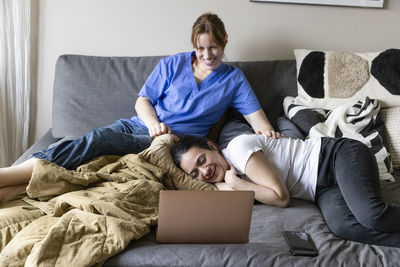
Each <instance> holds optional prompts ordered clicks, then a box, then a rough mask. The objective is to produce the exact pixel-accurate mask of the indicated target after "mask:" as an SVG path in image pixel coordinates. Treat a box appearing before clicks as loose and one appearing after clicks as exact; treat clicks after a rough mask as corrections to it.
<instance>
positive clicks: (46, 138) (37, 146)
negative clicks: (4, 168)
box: [12, 128, 60, 166]
mask: <svg viewBox="0 0 400 267" xmlns="http://www.w3.org/2000/svg"><path fill="white" fill-rule="evenodd" d="M58 140H60V139H59V138H54V137H53V134H52V130H51V128H50V129H49V130H48V131H47V132H46V133H45V134H44V135H43V136H42V138H40V139H39V141H37V142H36V143H34V144H33V145H32V146H31V147H30V148H28V150H26V151H25V152H24V153H23V154H22V155H21V156H20V157H19V158H18V159H17V160H16V161H15V162H14V163H13V164H12V165H13V166H14V165H17V164H19V163H21V162H23V161H25V160H27V159H28V157H29V156H30V155H32V154H33V153H35V152H38V151H40V150H42V149H47V147H48V146H49V145H51V144H53V143H55V142H57V141H58Z"/></svg>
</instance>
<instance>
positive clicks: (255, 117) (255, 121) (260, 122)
mask: <svg viewBox="0 0 400 267" xmlns="http://www.w3.org/2000/svg"><path fill="white" fill-rule="evenodd" d="M244 118H245V119H246V121H247V122H248V123H249V124H250V125H251V128H253V131H254V132H255V133H256V134H264V135H266V136H268V137H271V138H274V139H277V138H281V137H283V134H281V133H279V132H275V131H274V128H273V127H272V125H271V123H270V122H269V120H268V118H267V116H266V115H265V113H264V111H263V110H262V109H260V110H258V111H255V112H253V113H250V114H248V115H244Z"/></svg>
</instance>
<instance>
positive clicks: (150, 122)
mask: <svg viewBox="0 0 400 267" xmlns="http://www.w3.org/2000/svg"><path fill="white" fill-rule="evenodd" d="M135 109H136V113H137V114H138V116H139V118H140V119H141V120H142V121H143V122H144V124H145V125H146V127H147V128H148V129H149V135H150V136H151V137H152V138H154V137H156V136H159V135H162V134H166V133H171V128H170V127H169V126H168V125H166V124H165V123H163V122H160V121H159V120H158V117H157V114H156V111H155V109H154V107H153V105H152V104H151V101H150V99H148V98H147V97H143V96H140V97H138V99H137V100H136V104H135Z"/></svg>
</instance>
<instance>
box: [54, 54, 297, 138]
mask: <svg viewBox="0 0 400 267" xmlns="http://www.w3.org/2000/svg"><path fill="white" fill-rule="evenodd" d="M160 58H161V56H148V57H96V56H82V55H62V56H60V57H59V59H58V60H57V64H56V70H55V78H54V88H53V111H52V116H53V117H52V130H53V136H54V137H55V138H62V137H65V136H81V135H83V134H85V133H86V132H87V131H89V130H90V129H93V128H98V127H101V126H106V125H109V124H111V123H112V122H113V121H115V120H116V119H120V118H130V117H131V116H133V115H135V114H136V112H135V109H134V106H135V101H136V98H137V95H138V93H139V91H140V89H141V87H142V85H143V84H144V82H145V81H146V79H147V77H148V76H149V74H150V73H151V71H152V70H153V68H154V67H155V65H156V64H157V63H158V61H159V60H160ZM228 64H231V65H234V66H237V67H239V68H241V69H242V70H243V72H244V74H245V76H246V77H247V79H248V80H249V82H250V84H251V85H252V87H253V89H254V91H255V93H256V95H257V97H258V99H259V101H260V103H261V105H262V107H263V109H264V111H265V112H266V113H267V115H268V118H269V119H270V120H271V122H273V121H274V120H275V119H276V118H277V117H278V116H279V115H280V114H282V100H283V98H284V97H285V96H286V95H293V96H295V95H296V94H297V89H296V66H295V61H294V60H275V61H254V62H250V61H249V62H228Z"/></svg>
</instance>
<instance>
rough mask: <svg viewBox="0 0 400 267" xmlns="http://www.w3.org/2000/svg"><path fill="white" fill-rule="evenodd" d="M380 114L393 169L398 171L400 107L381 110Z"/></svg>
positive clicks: (399, 157) (399, 166) (399, 156)
mask: <svg viewBox="0 0 400 267" xmlns="http://www.w3.org/2000/svg"><path fill="white" fill-rule="evenodd" d="M381 114H382V119H383V122H384V123H385V132H386V137H387V141H388V148H389V153H390V156H391V158H392V164H393V168H396V169H400V123H399V122H400V107H392V108H383V109H382V110H381Z"/></svg>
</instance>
